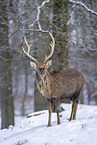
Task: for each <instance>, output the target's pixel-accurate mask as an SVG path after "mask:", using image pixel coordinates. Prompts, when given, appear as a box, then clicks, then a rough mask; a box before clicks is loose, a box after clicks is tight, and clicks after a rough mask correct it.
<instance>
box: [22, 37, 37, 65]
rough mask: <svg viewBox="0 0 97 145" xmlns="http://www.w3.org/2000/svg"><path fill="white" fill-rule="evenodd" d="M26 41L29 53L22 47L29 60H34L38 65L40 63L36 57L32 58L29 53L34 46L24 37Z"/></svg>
mask: <svg viewBox="0 0 97 145" xmlns="http://www.w3.org/2000/svg"><path fill="white" fill-rule="evenodd" d="M24 40H25V43H26V45H27V47H28V52H26V51H25V49H24V48H23V47H22V49H23V51H24V53H25V54H26V55H27V56H28V57H29V58H31V59H32V60H34V61H35V62H36V63H39V62H38V61H37V60H36V59H35V58H34V57H32V56H31V55H30V54H29V53H30V47H31V46H32V44H31V45H29V44H28V42H27V40H26V37H25V36H24Z"/></svg>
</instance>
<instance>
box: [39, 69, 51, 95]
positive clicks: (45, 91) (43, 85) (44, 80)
mask: <svg viewBox="0 0 97 145" xmlns="http://www.w3.org/2000/svg"><path fill="white" fill-rule="evenodd" d="M36 84H37V87H38V89H39V91H40V92H41V93H42V95H43V96H45V97H49V96H50V95H51V76H50V74H49V72H48V71H47V72H46V74H45V75H44V76H41V75H39V74H38V72H36Z"/></svg>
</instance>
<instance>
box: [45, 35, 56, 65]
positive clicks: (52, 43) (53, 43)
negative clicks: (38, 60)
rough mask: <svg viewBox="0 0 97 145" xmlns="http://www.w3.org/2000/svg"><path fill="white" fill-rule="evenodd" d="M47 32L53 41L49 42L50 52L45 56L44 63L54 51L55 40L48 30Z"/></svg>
mask: <svg viewBox="0 0 97 145" xmlns="http://www.w3.org/2000/svg"><path fill="white" fill-rule="evenodd" d="M49 34H50V36H51V37H52V40H53V42H51V44H50V46H51V48H52V50H51V53H50V54H49V56H47V57H46V58H45V60H44V63H46V61H47V60H48V59H49V58H50V57H51V56H52V55H53V53H54V47H55V40H54V37H53V35H52V34H51V33H50V32H49Z"/></svg>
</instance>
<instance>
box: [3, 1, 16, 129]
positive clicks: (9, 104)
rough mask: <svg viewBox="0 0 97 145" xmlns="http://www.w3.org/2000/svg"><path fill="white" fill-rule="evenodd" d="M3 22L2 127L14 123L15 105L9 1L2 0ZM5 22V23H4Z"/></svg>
mask: <svg viewBox="0 0 97 145" xmlns="http://www.w3.org/2000/svg"><path fill="white" fill-rule="evenodd" d="M1 5H2V6H1V11H2V14H3V15H2V23H0V24H1V28H2V29H1V30H2V31H1V57H2V58H3V59H2V60H1V63H0V64H1V66H0V67H1V68H0V69H1V72H0V75H1V76H2V80H1V81H2V83H1V93H0V94H1V121H2V125H1V128H5V127H8V126H9V125H14V105H13V96H12V74H11V73H12V71H11V56H10V47H9V39H8V29H9V27H8V1H5V0H2V2H1ZM3 22H4V23H3Z"/></svg>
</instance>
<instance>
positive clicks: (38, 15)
mask: <svg viewBox="0 0 97 145" xmlns="http://www.w3.org/2000/svg"><path fill="white" fill-rule="evenodd" d="M49 1H50V0H45V1H43V2H42V4H41V5H40V6H38V7H37V11H38V12H37V17H36V20H35V21H34V22H33V23H32V24H31V25H30V27H33V26H34V24H35V23H36V22H37V23H38V27H39V31H42V32H48V31H45V30H43V29H42V27H41V24H40V21H39V19H40V12H41V8H42V7H43V6H44V5H45V3H48V2H49ZM37 31H38V30H37Z"/></svg>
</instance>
